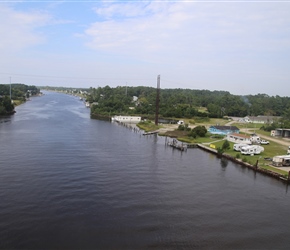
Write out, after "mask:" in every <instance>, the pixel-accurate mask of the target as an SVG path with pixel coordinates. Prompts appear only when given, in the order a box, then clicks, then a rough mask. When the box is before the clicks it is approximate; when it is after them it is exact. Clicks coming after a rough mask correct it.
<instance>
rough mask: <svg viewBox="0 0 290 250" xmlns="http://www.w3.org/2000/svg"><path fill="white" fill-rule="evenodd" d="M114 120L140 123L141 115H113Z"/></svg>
mask: <svg viewBox="0 0 290 250" xmlns="http://www.w3.org/2000/svg"><path fill="white" fill-rule="evenodd" d="M112 121H116V122H126V123H138V122H141V116H123V115H115V116H113V117H112Z"/></svg>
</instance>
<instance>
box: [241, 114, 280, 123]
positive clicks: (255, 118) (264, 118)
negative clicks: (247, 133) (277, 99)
mask: <svg viewBox="0 0 290 250" xmlns="http://www.w3.org/2000/svg"><path fill="white" fill-rule="evenodd" d="M245 118H248V119H250V120H252V121H266V122H267V121H273V120H275V119H280V118H281V116H271V115H269V116H265V115H258V116H246V117H245Z"/></svg>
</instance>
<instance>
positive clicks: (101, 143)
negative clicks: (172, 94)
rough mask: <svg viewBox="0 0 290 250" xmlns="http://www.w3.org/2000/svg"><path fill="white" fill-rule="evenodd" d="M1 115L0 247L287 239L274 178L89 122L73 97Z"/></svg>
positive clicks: (264, 243) (281, 190)
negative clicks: (10, 115)
mask: <svg viewBox="0 0 290 250" xmlns="http://www.w3.org/2000/svg"><path fill="white" fill-rule="evenodd" d="M5 119H6V120H5ZM0 121H1V122H0V152H1V157H0V173H1V175H0V200H1V202H0V218H1V220H0V232H1V238H0V239H1V240H0V248H1V249H11V248H14V249H20V248H26V249H64V248H66V249H76V248H78V249H148V248H155V249H179V248H181V249H194V248H198V249H286V248H288V246H289V243H290V240H289V237H288V231H289V230H288V223H289V222H290V221H289V220H290V219H288V217H287V213H288V207H289V205H290V200H289V197H288V196H289V194H288V192H287V190H288V187H287V186H286V185H284V184H283V183H282V182H279V181H278V180H275V179H271V178H269V177H268V176H264V175H261V174H259V173H255V172H254V171H252V170H249V169H247V168H245V167H241V166H239V165H237V164H234V163H232V162H230V161H228V160H226V159H223V158H222V159H219V158H216V157H215V156H214V155H211V154H208V153H207V152H204V151H201V150H199V149H188V150H187V152H180V151H178V150H174V149H172V148H171V147H166V146H165V138H163V137H159V136H147V137H146V136H143V135H141V133H136V131H135V132H134V131H133V130H131V129H128V128H126V127H123V126H118V125H117V124H114V123H110V122H105V121H98V120H91V119H90V114H89V109H87V108H86V107H85V105H84V104H83V103H82V102H80V101H79V100H78V99H77V98H75V97H73V96H68V95H62V94H58V93H49V92H47V93H46V95H44V96H43V97H37V98H33V99H32V101H31V102H27V103H25V104H23V105H21V106H19V107H17V113H16V114H15V115H14V116H12V117H11V118H2V119H1V120H0ZM276 211H279V212H276ZM288 221H289V222H288Z"/></svg>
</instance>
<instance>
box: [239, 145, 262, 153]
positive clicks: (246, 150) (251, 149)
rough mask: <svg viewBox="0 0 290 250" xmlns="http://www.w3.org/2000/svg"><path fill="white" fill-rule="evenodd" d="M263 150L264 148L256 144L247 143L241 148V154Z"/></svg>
mask: <svg viewBox="0 0 290 250" xmlns="http://www.w3.org/2000/svg"><path fill="white" fill-rule="evenodd" d="M262 152H264V148H263V147H262V146H258V145H248V146H245V147H242V148H241V153H242V154H243V155H258V154H261V153H262Z"/></svg>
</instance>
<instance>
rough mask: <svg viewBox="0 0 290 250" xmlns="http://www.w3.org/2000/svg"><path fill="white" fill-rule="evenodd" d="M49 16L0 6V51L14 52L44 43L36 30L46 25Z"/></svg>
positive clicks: (43, 37)
mask: <svg viewBox="0 0 290 250" xmlns="http://www.w3.org/2000/svg"><path fill="white" fill-rule="evenodd" d="M49 19H50V16H49V15H47V14H46V13H44V12H38V11H31V12H24V11H17V10H14V9H12V8H11V7H8V6H7V5H3V4H1V5H0V34H1V40H0V51H6V52H7V50H8V51H15V50H19V49H23V48H26V47H29V46H33V45H36V44H39V43H42V42H44V41H45V35H44V34H41V33H40V32H37V28H39V27H41V26H43V25H45V24H47V22H48V21H49Z"/></svg>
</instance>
